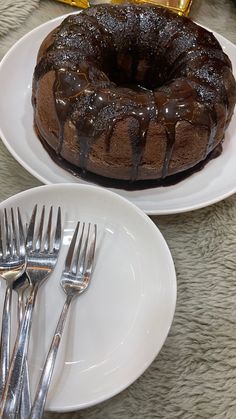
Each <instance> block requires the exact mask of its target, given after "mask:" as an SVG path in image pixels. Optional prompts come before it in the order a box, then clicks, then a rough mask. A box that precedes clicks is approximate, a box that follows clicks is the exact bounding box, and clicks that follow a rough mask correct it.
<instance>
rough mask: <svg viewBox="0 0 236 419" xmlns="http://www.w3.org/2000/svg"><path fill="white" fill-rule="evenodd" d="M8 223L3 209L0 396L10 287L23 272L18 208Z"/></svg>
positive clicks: (7, 343)
mask: <svg viewBox="0 0 236 419" xmlns="http://www.w3.org/2000/svg"><path fill="white" fill-rule="evenodd" d="M10 213H11V216H10V221H9V220H8V215H7V210H6V208H4V210H3V212H2V217H1V220H0V275H1V277H2V278H4V279H5V280H6V281H7V287H6V292H5V299H4V306H3V313H2V331H1V343H0V395H1V394H2V392H3V389H4V385H5V381H6V378H7V374H8V369H9V361H10V336H11V300H12V287H13V284H14V282H15V281H16V279H17V278H18V277H19V276H20V275H22V273H23V272H24V270H25V236H24V231H23V225H22V220H21V214H20V210H19V208H17V222H16V219H15V215H14V210H13V208H11V210H10Z"/></svg>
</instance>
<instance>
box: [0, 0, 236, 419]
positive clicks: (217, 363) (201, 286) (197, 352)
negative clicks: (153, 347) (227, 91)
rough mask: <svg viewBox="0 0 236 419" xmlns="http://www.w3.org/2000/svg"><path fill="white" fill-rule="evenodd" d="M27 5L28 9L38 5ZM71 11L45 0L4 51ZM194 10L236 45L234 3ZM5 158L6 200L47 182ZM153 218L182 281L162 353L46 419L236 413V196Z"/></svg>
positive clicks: (201, 4) (0, 155)
mask: <svg viewBox="0 0 236 419" xmlns="http://www.w3.org/2000/svg"><path fill="white" fill-rule="evenodd" d="M18 2H19V0H18ZM0 3H1V5H0V10H1V7H2V2H1V1H0ZM3 3H4V2H3ZM19 3H22V4H23V3H25V4H24V6H23V8H24V10H25V11H27V10H28V11H29V10H30V9H29V7H30V5H31V6H32V7H33V6H34V7H35V6H37V4H36V3H37V1H33V0H28V1H25V2H24V1H23V0H21V2H19ZM71 10H73V9H72V8H70V7H69V6H65V5H62V4H59V3H56V2H54V1H52V0H51V1H49V0H48V1H47V0H41V2H40V4H39V5H38V7H36V9H35V10H34V11H33V12H32V13H31V14H29V16H28V18H27V19H26V20H25V21H24V25H23V26H22V27H20V28H18V29H17V30H15V31H13V32H9V33H8V34H7V35H6V36H5V37H2V38H0V56H2V55H3V54H4V53H5V52H6V51H7V49H8V48H9V47H10V46H11V45H12V44H13V43H14V42H15V41H16V40H17V39H18V38H19V37H20V36H21V35H23V34H24V33H26V32H27V31H29V30H30V29H32V28H33V27H35V26H36V25H38V24H40V23H42V22H44V21H46V20H48V19H50V18H53V17H55V16H58V15H60V14H64V13H67V12H69V11H71ZM21 12H22V11H21ZM191 16H192V17H193V18H194V19H195V20H197V21H198V22H200V23H202V24H203V25H205V26H208V27H209V28H211V29H213V30H216V31H218V32H219V33H221V34H222V35H224V36H225V37H227V38H228V39H230V40H231V41H232V42H235V43H236V31H235V28H236V6H235V5H234V2H233V1H230V0H215V1H210V0H194V1H193V6H192V9H191ZM15 20H16V21H17V20H18V18H17V14H15ZM0 21H1V18H0ZM19 141H20V139H19ZM0 159H1V167H0V178H1V188H0V199H4V198H6V197H8V196H10V195H12V194H14V193H16V192H18V191H21V190H24V189H27V188H30V187H34V186H37V185H39V184H40V182H39V181H37V180H36V179H34V178H33V177H32V176H31V175H29V174H28V173H27V172H26V171H25V170H24V169H23V168H21V167H20V165H19V164H18V163H17V162H15V160H14V159H13V158H12V157H11V156H10V154H9V153H8V152H7V150H6V149H5V147H4V146H3V145H1V146H0ZM153 221H154V222H155V223H156V224H157V225H158V226H159V228H160V230H161V231H162V233H163V234H164V237H165V238H166V240H167V242H168V244H169V246H170V249H171V252H172V255H173V258H174V261H175V266H176V271H177V281H178V299H177V307H176V314H175V319H174V322H173V326H172V328H171V331H170V334H169V337H168V338H167V340H166V343H165V345H164V347H163V349H162V351H161V353H160V354H159V356H158V357H157V358H156V360H155V361H154V362H153V364H152V365H151V366H150V367H149V369H148V370H147V371H146V372H145V373H144V374H143V376H142V377H140V379H139V380H137V381H136V382H135V383H134V384H133V385H131V386H130V387H129V388H128V389H127V390H125V391H123V392H122V393H121V394H119V395H117V396H116V397H114V398H112V399H111V400H108V401H106V402H104V403H102V404H100V405H98V406H95V407H93V408H90V409H87V410H83V411H80V412H74V413H67V414H56V413H55V414H53V413H46V414H45V419H67V418H72V419H82V418H83V419H85V418H86V419H105V418H108V419H126V418H128V419H131V418H137V419H139V418H140V419H141V418H142V419H151V418H160V419H172V418H173V419H174V418H181V419H182V418H183V419H198V418H199V419H200V418H204V419H208V418H216V419H223V418H224V419H225V418H226V419H234V418H236V396H235V388H236V196H233V197H231V198H228V199H227V200H226V201H223V202H221V203H219V204H216V205H213V206H211V207H208V208H205V209H202V210H199V211H194V212H190V213H187V214H180V215H173V216H158V217H153ZM134 355H135V354H134ZM65 385H66V383H65ZM78 391H79V389H78Z"/></svg>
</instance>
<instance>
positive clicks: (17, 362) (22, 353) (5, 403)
mask: <svg viewBox="0 0 236 419" xmlns="http://www.w3.org/2000/svg"><path fill="white" fill-rule="evenodd" d="M37 291H38V287H34V288H33V289H32V291H31V293H30V296H29V298H28V300H27V303H26V307H25V312H24V317H23V319H22V323H21V326H20V328H19V332H18V335H17V339H16V343H15V346H14V350H13V354H12V358H11V363H10V368H9V374H8V377H7V380H6V384H5V389H4V393H3V398H2V403H1V409H0V418H2V419H13V418H14V419H15V417H16V415H17V410H18V406H19V398H20V397H21V390H22V385H23V380H22V377H23V374H24V367H25V359H26V355H27V350H28V344H29V336H30V329H31V323H32V314H33V309H34V304H35V299H36V295H37Z"/></svg>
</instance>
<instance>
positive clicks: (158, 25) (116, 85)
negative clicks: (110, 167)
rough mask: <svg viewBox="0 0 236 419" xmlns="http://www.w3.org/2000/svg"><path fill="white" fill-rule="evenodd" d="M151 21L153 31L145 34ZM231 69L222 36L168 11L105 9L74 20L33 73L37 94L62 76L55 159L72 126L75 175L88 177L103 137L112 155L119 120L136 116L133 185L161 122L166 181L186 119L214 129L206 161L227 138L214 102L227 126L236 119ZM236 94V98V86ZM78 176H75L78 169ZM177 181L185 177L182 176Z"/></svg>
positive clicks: (55, 87)
mask: <svg viewBox="0 0 236 419" xmlns="http://www.w3.org/2000/svg"><path fill="white" fill-rule="evenodd" d="M145 19H146V20H147V22H148V25H147V26H146V29H145V31H146V32H145V31H143V32H141V30H139V28H143V27H144V26H145ZM114 23H115V24H116V25H114ZM147 34H148V35H149V36H150V43H148V39H147ZM142 35H143V37H142ZM173 44H175V49H174V50H173ZM171 51H173V53H172V54H171ZM225 68H228V69H229V68H230V69H231V64H230V61H229V59H228V57H227V56H226V55H225V54H224V53H223V51H222V49H221V47H220V46H219V44H218V41H217V40H216V39H215V37H214V36H213V35H212V34H210V33H209V32H208V31H206V30H204V29H203V28H201V27H199V26H197V25H195V24H194V23H193V22H191V21H190V20H188V19H187V18H184V17H179V16H178V15H175V14H172V13H171V12H169V11H168V10H165V9H162V8H159V7H150V6H134V5H126V6H110V5H100V6H97V7H93V8H91V9H88V10H86V11H83V12H82V13H80V14H79V15H73V16H70V17H69V18H67V19H65V20H64V22H62V24H61V25H60V27H59V29H58V30H57V31H56V33H55V34H54V42H53V43H52V44H51V45H50V46H49V48H47V50H46V51H45V53H44V54H43V56H42V58H41V59H40V61H39V62H38V64H37V66H36V69H35V73H34V82H35V83H34V84H35V92H37V83H38V81H39V80H41V79H42V78H43V77H44V75H45V74H46V73H47V72H49V71H51V70H53V71H54V72H55V82H54V85H53V95H54V101H55V109H56V114H57V118H58V127H59V128H58V145H57V148H56V150H55V151H56V154H57V157H55V156H54V157H55V159H56V160H57V161H58V162H60V164H62V162H63V142H64V131H65V130H64V128H65V123H66V122H68V121H69V122H70V123H72V124H73V125H74V126H75V127H76V132H77V141H78V144H79V156H77V157H78V167H77V169H76V170H77V171H78V173H79V174H80V175H81V174H82V175H83V176H84V175H85V173H86V171H87V165H88V161H89V159H90V154H91V152H92V150H93V145H94V143H96V142H97V141H98V140H99V139H100V137H101V135H104V138H105V140H104V141H105V149H106V152H107V153H109V152H110V144H111V141H112V138H113V132H114V128H115V126H116V124H117V122H118V121H125V120H127V118H128V117H129V118H133V119H134V120H135V121H137V125H138V128H137V133H136V135H135V136H134V135H130V137H129V141H130V144H131V149H132V164H131V168H130V181H131V182H132V185H133V187H135V184H136V181H137V179H139V178H140V176H139V170H140V167H141V166H142V163H143V156H144V152H145V148H146V139H147V132H148V129H149V125H150V122H151V121H152V122H153V121H154V122H156V123H158V124H162V125H163V126H164V127H165V132H166V149H165V157H164V161H163V167H162V175H161V178H162V179H165V178H167V177H168V176H170V169H169V167H170V162H171V159H172V156H173V150H174V147H175V142H176V124H177V123H179V122H180V121H187V122H188V123H190V124H191V125H192V127H193V128H195V127H196V128H197V127H200V126H202V127H205V128H207V130H208V133H209V135H208V144H207V147H206V150H205V156H204V162H205V161H206V160H207V156H208V155H209V154H210V153H211V151H212V150H213V149H214V147H215V146H216V145H217V144H219V142H220V141H221V140H222V138H223V135H222V133H221V138H217V127H218V114H217V111H216V108H215V104H216V103H220V104H223V109H224V114H225V115H224V118H225V121H227V120H228V119H229V115H231V114H232V104H231V105H230V103H229V98H228V97H229V91H227V90H226V87H225V82H224V69H225ZM124 72H125V73H124ZM124 74H125V75H126V77H125V80H124ZM112 75H113V76H114V78H112ZM124 81H125V82H126V83H128V86H127V85H126V86H125V85H124ZM131 85H132V88H131V87H130V86H131ZM231 90H232V91H231V94H232V95H234V97H235V98H236V85H235V83H234V84H233V85H232V86H231ZM33 99H34V94H33ZM33 103H37V101H36V102H35V101H34V100H33ZM41 136H42V135H41ZM43 140H46V139H45V138H43ZM44 143H45V141H44ZM51 154H52V153H51ZM60 156H62V157H60ZM204 164H205V163H204ZM66 166H67V168H68V165H66ZM200 166H201V167H202V163H199V165H198V166H197V167H200ZM69 167H70V165H69ZM69 170H70V169H69ZM71 170H72V172H73V173H74V170H75V167H73V169H71ZM184 173H187V171H184ZM176 176H177V178H178V179H179V177H180V176H181V175H179V174H177V175H176ZM184 176H185V175H184ZM172 179H176V177H175V178H172ZM155 182H156V180H155V181H154V183H155ZM158 182H160V181H158ZM158 182H156V184H158V185H159V183H158ZM161 182H162V181H161ZM171 182H172V181H171ZM139 185H140V183H139Z"/></svg>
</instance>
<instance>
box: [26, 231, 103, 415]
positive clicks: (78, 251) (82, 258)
mask: <svg viewBox="0 0 236 419" xmlns="http://www.w3.org/2000/svg"><path fill="white" fill-rule="evenodd" d="M79 225H80V223H78V224H77V226H76V229H75V232H74V235H73V238H72V240H71V244H70V247H69V250H68V253H67V257H66V261H65V267H64V271H63V273H62V277H61V281H60V284H61V286H62V289H63V291H64V292H65V294H66V301H65V303H64V306H63V309H62V312H61V315H60V318H59V321H58V324H57V327H56V330H55V333H54V336H53V339H52V342H51V346H50V349H49V352H48V355H47V358H46V361H45V364H44V368H43V371H42V374H41V377H40V381H39V384H38V389H37V392H36V395H35V399H34V403H33V406H32V410H31V414H30V419H39V418H42V416H43V411H44V406H45V402H46V398H47V393H48V389H49V385H50V381H51V377H52V373H53V369H54V365H55V361H56V356H57V352H58V348H59V344H60V341H61V337H62V333H63V329H64V325H65V320H66V316H67V313H68V309H69V307H70V304H71V301H72V300H73V298H74V297H75V296H78V295H80V294H82V293H83V292H84V291H85V290H86V289H87V287H88V285H89V283H90V280H91V276H92V269H93V265H94V256H95V246H96V236H97V226H96V224H95V225H94V227H93V229H92V230H93V233H92V234H91V232H90V230H91V224H90V223H89V224H88V227H87V233H86V236H85V238H84V239H83V237H84V231H85V223H83V225H82V230H81V234H80V237H79V239H78V245H77V247H76V243H77V235H78V231H79ZM91 236H92V237H91Z"/></svg>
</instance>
